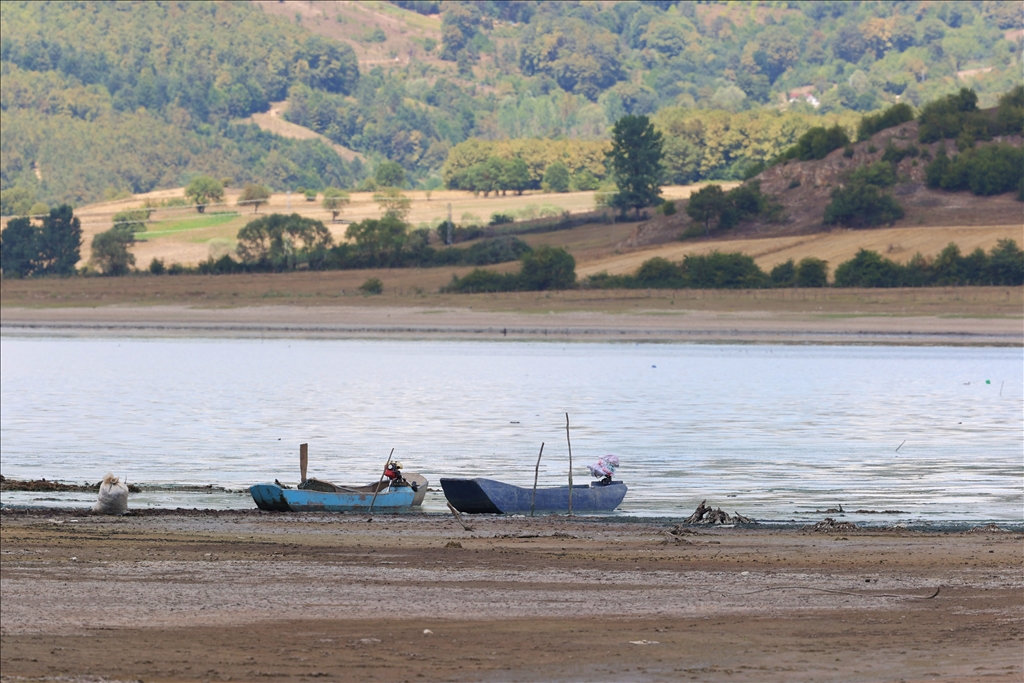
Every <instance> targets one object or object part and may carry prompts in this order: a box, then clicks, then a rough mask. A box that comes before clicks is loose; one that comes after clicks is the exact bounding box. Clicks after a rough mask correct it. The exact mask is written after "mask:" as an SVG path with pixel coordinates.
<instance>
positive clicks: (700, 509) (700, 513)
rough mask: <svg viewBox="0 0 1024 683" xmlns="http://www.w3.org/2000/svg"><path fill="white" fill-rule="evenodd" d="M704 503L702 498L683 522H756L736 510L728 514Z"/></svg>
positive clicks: (705, 501)
mask: <svg viewBox="0 0 1024 683" xmlns="http://www.w3.org/2000/svg"><path fill="white" fill-rule="evenodd" d="M706 503H707V500H702V501H701V502H700V505H698V506H697V509H696V510H694V511H693V514H692V515H690V516H689V517H687V518H686V519H684V520H683V524H757V522H755V521H754V520H752V519H751V518H749V517H744V516H743V515H741V514H740V513H738V512H737V513H735V514H733V515H731V516H730V515H729V513H727V512H725V511H724V510H722V508H718V509H717V510H715V509H713V508H711V507H710V506H708V505H706Z"/></svg>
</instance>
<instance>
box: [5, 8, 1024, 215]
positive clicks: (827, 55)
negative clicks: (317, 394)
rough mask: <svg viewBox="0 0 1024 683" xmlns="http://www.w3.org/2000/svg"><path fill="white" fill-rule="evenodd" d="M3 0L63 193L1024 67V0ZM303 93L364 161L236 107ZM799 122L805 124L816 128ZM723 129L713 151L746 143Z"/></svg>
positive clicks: (13, 157) (10, 147)
mask: <svg viewBox="0 0 1024 683" xmlns="http://www.w3.org/2000/svg"><path fill="white" fill-rule="evenodd" d="M2 13H3V22H2V35H0V62H2V64H0V66H2V69H3V74H4V77H3V80H2V84H0V108H2V114H3V116H2V117H0V119H2V120H0V126H2V132H3V135H2V145H0V153H2V154H0V157H2V158H0V192H2V193H3V194H5V195H6V193H7V192H8V191H10V190H12V189H14V188H17V189H18V190H19V192H20V193H21V196H22V197H25V196H28V197H31V198H33V199H34V200H36V201H41V202H43V203H44V204H49V205H54V204H56V203H58V202H72V203H74V204H81V203H84V202H88V201H94V200H97V199H100V198H103V197H113V196H118V195H122V194H125V193H141V192H147V191H151V190H154V189H159V188H164V187H172V186H180V185H183V184H187V182H188V180H190V179H191V178H192V177H194V176H196V175H199V174H209V175H213V176H215V177H221V178H230V179H231V181H232V183H233V184H235V185H236V186H237V185H240V184H245V183H247V182H259V183H262V184H266V185H269V186H270V187H272V188H274V189H277V190H286V189H290V190H296V189H298V188H299V187H305V188H314V189H322V188H324V187H326V186H329V185H338V186H349V187H350V186H353V185H355V184H357V183H358V182H359V181H360V180H361V179H362V178H364V177H365V176H366V175H367V174H368V173H369V172H370V171H372V168H373V166H374V165H375V164H377V163H378V162H379V161H381V160H384V159H389V160H393V161H396V162H398V163H400V164H402V165H403V167H404V168H405V169H406V172H407V177H408V178H409V179H410V183H411V184H413V185H415V186H417V187H420V188H423V189H429V188H433V187H437V186H439V185H441V184H442V183H443V178H442V176H441V169H442V166H443V165H444V163H445V161H446V160H447V157H448V152H449V150H450V149H451V148H453V147H455V146H457V145H458V144H460V143H462V142H464V141H466V140H468V139H473V138H478V139H483V140H499V139H505V138H518V139H526V138H531V139H552V138H562V137H564V138H570V139H605V138H606V137H607V131H608V129H609V126H610V125H611V124H612V123H614V121H615V120H617V119H618V118H619V117H621V116H622V115H624V114H628V113H633V114H651V115H654V116H661V117H662V118H665V119H667V118H672V119H673V123H674V124H678V125H680V126H682V127H685V126H688V125H691V123H692V120H693V118H695V117H692V116H689V114H687V115H685V116H680V115H678V114H677V113H676V114H672V116H671V117H670V116H669V115H668V114H666V113H665V112H695V113H696V114H697V115H698V116H699V117H702V118H710V119H713V118H715V113H716V112H717V113H718V115H719V116H720V117H721V116H722V115H729V116H744V115H750V116H753V117H755V118H756V117H758V116H759V115H760V112H765V113H768V112H771V113H772V114H775V113H777V112H778V111H779V110H780V109H788V110H789V112H799V113H800V114H801V116H804V117H807V118H809V119H812V120H813V119H814V118H815V117H819V116H822V115H825V116H828V117H830V120H835V119H845V118H846V117H849V116H851V115H853V113H855V112H856V113H861V112H867V111H873V110H875V109H877V108H879V107H882V106H884V105H886V104H890V103H893V102H895V101H896V100H897V99H898V100H900V101H904V102H911V103H913V104H914V105H915V106H920V105H921V104H923V103H924V102H926V101H929V100H932V99H934V98H936V97H939V96H941V95H943V94H945V93H947V92H951V91H955V90H956V89H958V88H959V87H960V86H961V85H964V84H967V85H970V86H971V87H973V88H974V90H975V91H976V92H977V93H978V94H979V98H980V103H981V104H982V105H983V106H991V105H992V104H994V102H995V99H996V97H997V96H998V94H999V93H1001V92H1005V91H1007V90H1009V89H1010V88H1011V87H1013V86H1014V85H1016V84H1017V83H1019V82H1020V72H1021V64H1022V63H1021V56H1022V54H1024V49H1022V48H1024V44H1022V40H1024V33H1022V29H1024V5H1022V4H1021V3H1019V2H1012V1H994V2H984V3H976V2H943V3H935V2H916V1H915V2H905V3H848V2H813V3H812V2H807V3H772V4H768V3H757V4H744V3H720V2H705V3H693V2H678V1H675V0H664V1H659V2H645V3H589V2H588V3H557V2H530V1H526V2H507V3H506V2H500V3H497V2H495V3H477V2H460V1H451V2H444V3H437V2H417V1H415V0H413V1H409V2H394V3H376V2H374V3H369V2H367V3H360V2H351V3H350V2H317V3H309V2H298V1H289V2H257V3H237V2H236V3H228V2H224V3H66V2H49V3H48V2H36V3H21V4H18V3H3V6H2ZM438 13H439V16H437V14H438ZM360 64H362V68H360ZM300 91H301V92H302V93H304V97H305V99H304V101H306V102H313V101H315V102H316V103H317V107H316V108H315V110H304V111H301V112H300V111H299V110H298V109H296V111H295V112H286V113H283V115H284V116H286V117H287V118H288V119H289V120H292V122H293V123H297V124H299V125H302V126H305V127H307V128H309V129H310V130H312V131H314V132H315V133H317V134H319V135H322V136H324V137H325V138H326V139H328V140H330V141H331V143H333V144H334V145H341V146H342V147H344V148H345V149H350V150H353V151H354V152H356V153H358V154H360V155H362V158H359V157H355V155H348V159H346V158H345V157H346V155H345V154H344V153H342V155H341V156H339V155H338V151H339V150H338V149H337V148H332V147H331V146H329V145H326V144H324V143H323V142H322V141H320V140H316V139H310V140H294V139H289V138H286V137H281V136H279V135H272V134H269V135H268V134H266V133H264V132H261V131H259V130H257V129H256V128H255V127H253V126H240V125H237V124H232V123H231V122H232V121H235V120H238V119H244V118H246V117H249V116H251V115H253V114H257V115H259V114H261V113H264V112H266V111H267V110H268V108H269V106H270V103H271V102H281V101H284V100H286V99H287V100H289V101H290V102H292V103H293V104H294V103H295V102H296V97H295V95H296V93H298V92H300ZM793 93H797V94H799V95H800V97H797V98H792V97H790V95H791V94H793ZM310 94H311V95H310ZM808 96H813V98H814V102H815V103H817V104H818V106H817V107H815V106H814V103H810V101H809V100H808V99H807V97H808ZM299 99H302V98H299ZM790 99H794V100H798V101H793V102H789V100H790ZM293 114H294V116H293ZM299 117H301V120H298V118H299ZM794 120H796V119H794ZM786 125H789V123H788V120H787V123H786V124H785V125H783V126H782V130H781V132H780V135H781V136H782V137H783V138H784V139H791V137H792V136H793V135H799V134H800V132H799V131H793V130H787V129H786V128H785V126H786ZM800 125H804V124H802V123H801V124H800ZM714 134H715V135H718V133H717V132H715V133H714ZM721 136H722V139H721V140H719V139H710V140H703V139H701V140H700V145H701V147H700V149H699V150H698V151H701V152H705V151H707V150H713V149H716V148H718V147H719V146H720V143H724V145H721V146H724V147H725V148H726V149H728V150H729V151H730V154H732V153H733V152H734V151H735V148H734V147H732V146H730V143H729V134H728V131H724V132H722V133H721ZM694 139H698V138H694ZM691 147H692V145H691V146H686V145H680V146H679V147H678V148H676V149H674V150H673V154H675V158H676V159H677V163H676V166H675V167H676V168H679V169H682V170H681V171H680V172H679V173H678V174H677V175H676V176H675V177H674V178H672V182H677V183H681V182H692V181H699V180H706V179H721V180H728V179H738V178H740V177H741V176H742V174H743V173H744V171H745V169H746V168H747V167H748V166H749V165H750V164H751V163H752V162H753V161H756V160H757V159H751V158H749V157H747V156H745V155H746V154H747V153H748V152H747V151H746V150H740V151H739V152H737V153H736V154H735V155H733V156H729V155H725V156H724V157H723V159H722V160H721V163H717V162H716V163H707V162H706V160H704V161H700V162H699V163H698V162H697V161H694V162H693V163H690V161H689V159H690V156H692V155H693V154H694V153H695V152H694V150H693V149H691ZM688 155H689V156H688ZM364 160H365V161H366V163H365V164H364V163H363V161H364ZM2 204H3V208H4V209H5V211H6V210H9V205H10V204H11V202H9V201H6V200H5V201H4V202H3V203H2Z"/></svg>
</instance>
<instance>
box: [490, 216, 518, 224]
mask: <svg viewBox="0 0 1024 683" xmlns="http://www.w3.org/2000/svg"><path fill="white" fill-rule="evenodd" d="M515 220H516V219H515V218H513V217H512V216H510V215H508V214H507V213H492V214H491V222H490V223H488V225H504V224H505V223H513V222H515Z"/></svg>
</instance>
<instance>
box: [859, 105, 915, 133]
mask: <svg viewBox="0 0 1024 683" xmlns="http://www.w3.org/2000/svg"><path fill="white" fill-rule="evenodd" d="M913 120H914V108H913V107H911V106H910V105H909V104H907V103H906V102H900V103H899V104H894V105H893V106H891V107H889V108H888V109H886V110H885V111H883V112H880V113H878V114H871V115H868V116H865V117H864V118H862V119H861V120H860V124H859V125H858V126H857V142H863V141H864V140H867V139H869V138H870V137H871V136H872V135H874V134H875V133H878V132H880V131H883V130H885V129H886V128H892V127H893V126H898V125H900V124H901V123H906V122H907V121H913Z"/></svg>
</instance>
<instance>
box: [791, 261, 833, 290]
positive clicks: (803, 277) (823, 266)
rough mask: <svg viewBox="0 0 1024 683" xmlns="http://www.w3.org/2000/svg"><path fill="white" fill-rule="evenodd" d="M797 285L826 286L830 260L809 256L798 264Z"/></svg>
mask: <svg viewBox="0 0 1024 683" xmlns="http://www.w3.org/2000/svg"><path fill="white" fill-rule="evenodd" d="M795 275H796V286H797V287H824V286H825V285H827V284H828V262H827V261H822V260H821V259H817V258H813V257H811V256H808V257H807V258H805V259H802V260H801V261H800V263H798V264H797V266H796V273H795Z"/></svg>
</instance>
